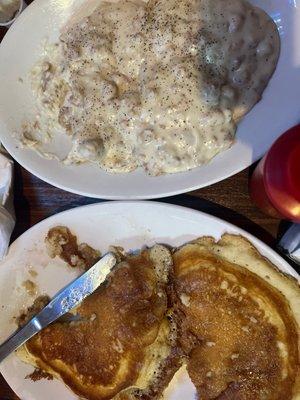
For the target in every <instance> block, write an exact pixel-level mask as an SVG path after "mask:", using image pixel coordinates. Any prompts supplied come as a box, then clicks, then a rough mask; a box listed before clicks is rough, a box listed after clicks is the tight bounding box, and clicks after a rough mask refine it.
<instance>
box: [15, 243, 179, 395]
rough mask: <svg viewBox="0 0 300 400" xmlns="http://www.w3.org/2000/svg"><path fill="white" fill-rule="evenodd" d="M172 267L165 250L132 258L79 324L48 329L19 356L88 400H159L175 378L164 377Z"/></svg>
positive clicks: (84, 309)
mask: <svg viewBox="0 0 300 400" xmlns="http://www.w3.org/2000/svg"><path fill="white" fill-rule="evenodd" d="M171 265H172V257H171V254H170V252H169V250H168V249H167V248H165V247H164V246H160V245H157V246H154V247H153V248H152V249H149V250H144V251H142V252H141V253H140V254H138V255H135V256H128V257H126V261H123V262H120V263H119V264H118V266H117V267H116V268H115V270H114V272H113V273H112V274H111V275H110V277H109V280H108V284H107V285H106V287H101V288H99V289H98V290H97V291H96V292H95V293H94V294H92V295H91V296H89V297H88V298H87V299H86V300H84V301H83V302H82V304H81V305H80V306H79V307H78V308H77V309H76V314H77V316H79V317H80V319H79V320H77V319H76V320H74V321H73V322H68V323H64V322H56V323H54V324H52V325H50V326H49V327H48V328H46V329H44V330H43V331H42V332H41V333H40V334H38V335H36V336H35V337H34V338H33V339H31V340H30V341H29V342H28V343H27V344H26V347H25V349H24V348H23V352H22V355H21V356H22V357H23V358H24V357H25V358H26V357H27V361H29V362H30V363H33V364H34V365H36V366H37V367H39V368H41V369H42V370H44V371H46V372H48V373H51V374H53V375H54V376H56V377H58V378H60V379H62V380H63V381H64V382H65V383H66V384H67V385H68V386H69V387H70V388H71V389H72V390H73V391H74V392H75V393H76V394H78V395H80V396H83V397H85V398H87V399H90V400H102V399H103V400H104V399H111V398H113V397H114V396H116V395H118V394H120V396H122V397H119V398H120V399H121V398H124V399H125V398H126V399H130V398H135V397H136V396H137V397H143V396H144V398H145V396H147V395H148V393H150V391H152V392H153V397H152V398H153V399H154V398H156V396H159V395H160V392H161V391H163V389H164V385H166V384H167V383H168V382H165V376H168V379H171V377H172V374H170V373H169V371H168V374H167V373H166V374H165V376H164V373H163V372H164V365H165V362H166V360H167V359H168V358H169V357H171V356H172V336H174V334H173V333H172V330H171V324H170V323H169V321H168V319H167V307H168V304H167V294H166V286H167V284H168V279H169V269H170V268H171ZM24 350H26V353H25V352H24ZM162 382H165V383H164V384H163V383H162ZM122 391H124V392H122ZM120 392H121V393H120Z"/></svg>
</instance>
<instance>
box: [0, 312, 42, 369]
mask: <svg viewBox="0 0 300 400" xmlns="http://www.w3.org/2000/svg"><path fill="white" fill-rule="evenodd" d="M40 330H41V324H40V323H39V320H38V319H37V318H36V317H35V318H33V319H32V320H30V321H29V322H28V323H27V324H26V325H25V326H24V327H23V328H21V329H19V330H18V331H17V332H15V333H13V334H12V335H11V336H10V337H9V338H8V339H7V340H6V341H5V342H4V343H3V344H2V345H1V346H0V363H1V361H3V360H4V359H5V358H6V357H7V356H8V355H9V354H10V353H12V352H13V351H15V350H17V349H18V348H19V347H20V346H22V344H23V343H25V342H26V341H27V340H29V339H30V338H31V337H32V336H34V335H35V334H36V333H38V332H39V331H40Z"/></svg>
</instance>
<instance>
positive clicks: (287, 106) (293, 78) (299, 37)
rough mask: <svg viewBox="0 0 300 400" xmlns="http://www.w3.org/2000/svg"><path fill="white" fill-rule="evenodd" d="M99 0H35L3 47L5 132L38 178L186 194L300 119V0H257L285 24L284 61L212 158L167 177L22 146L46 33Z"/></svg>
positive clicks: (132, 195) (52, 35)
mask: <svg viewBox="0 0 300 400" xmlns="http://www.w3.org/2000/svg"><path fill="white" fill-rule="evenodd" d="M95 1H97V0H35V1H34V2H33V3H32V4H31V5H30V6H29V7H28V8H27V9H26V10H25V11H24V13H23V14H22V15H21V16H20V17H19V18H18V20H17V22H16V23H15V24H14V25H13V26H12V28H11V29H10V30H9V32H8V33H7V35H6V36H5V38H4V40H3V42H2V44H1V47H0V88H1V90H0V139H1V141H2V142H3V144H4V145H5V147H6V148H7V149H8V151H9V152H10V153H11V154H12V156H13V157H14V158H15V159H16V160H17V161H18V162H19V163H20V164H21V165H22V166H23V167H25V168H26V169H27V170H29V171H30V172H32V173H33V174H34V175H36V176H38V177H39V178H41V179H43V180H45V181H46V182H48V183H51V184H53V185H54V186H57V187H59V188H62V189H65V190H68V191H70V192H74V193H78V194H81V195H84V196H89V197H97V198H106V199H114V200H116V199H149V198H158V197H164V196H170V195H174V194H178V193H184V192H187V191H191V190H195V189H197V188H201V187H204V186H207V185H210V184H212V183H215V182H218V181H220V180H222V179H225V178H227V177H229V176H231V175H233V174H235V173H237V172H239V171H241V170H242V169H244V168H246V167H248V166H249V165H250V164H251V163H253V162H254V161H256V160H257V159H259V158H260V157H261V156H262V155H263V154H264V153H265V152H266V151H267V149H268V148H269V147H270V145H271V144H272V143H273V142H274V140H275V139H276V138H277V137H278V136H279V135H280V134H281V133H283V132H284V131H285V130H287V129H288V128H289V127H291V126H293V125H295V124H296V123H297V122H299V118H300V117H299V115H300V101H299V96H300V92H299V87H300V0H251V2H252V3H253V4H255V5H259V6H261V7H262V8H264V9H265V10H266V11H267V12H268V13H269V14H270V15H271V16H272V17H273V18H274V20H275V21H276V23H277V25H278V28H279V31H280V35H281V41H282V51H281V56H280V60H279V64H278V67H277V70H276V72H275V74H274V76H273V78H272V79H271V82H270V84H269V86H268V87H267V89H266V91H265V93H264V96H263V99H262V101H261V102H260V103H259V104H258V105H257V106H256V107H255V108H254V109H253V110H252V111H251V112H250V113H249V115H248V116H247V117H246V118H245V119H244V120H243V122H242V123H241V124H240V126H239V129H238V133H237V140H236V143H235V144H234V145H233V147H232V148H231V149H230V150H228V151H226V152H223V153H222V154H220V155H219V156H217V157H216V158H215V159H213V160H212V162H211V163H209V164H208V165H205V166H202V167H199V168H196V169H194V170H192V171H188V172H185V173H180V174H175V175H168V176H161V177H149V176H147V175H146V174H145V173H144V172H143V171H136V172H133V173H130V174H122V175H114V174H109V173H107V172H104V171H102V170H100V169H99V168H98V167H96V166H94V165H82V166H68V167H67V166H64V165H62V164H60V163H59V162H57V161H53V160H52V161H49V160H44V159H42V158H41V157H40V156H38V155H37V154H35V153H34V152H32V151H30V150H24V149H21V148H19V146H18V144H17V142H16V140H15V139H14V137H13V133H14V132H18V131H20V126H21V124H22V122H23V121H24V120H26V119H28V118H30V117H32V116H33V115H34V112H35V111H34V110H35V106H34V98H33V95H32V92H31V89H30V84H29V81H28V76H27V74H28V71H29V70H30V69H31V68H32V66H33V64H34V63H35V61H36V60H37V59H38V58H39V57H40V55H41V45H42V43H43V42H44V40H45V38H48V39H49V40H50V41H55V40H56V39H57V38H58V36H59V30H60V28H61V27H62V26H63V25H64V24H65V23H66V21H67V20H68V19H69V17H70V15H71V14H72V13H73V12H74V9H75V5H76V7H77V6H79V5H81V4H82V3H87V4H89V3H90V2H92V3H93V2H95ZM98 1H99V0H98ZM20 77H21V78H22V79H23V83H21V82H20V80H19V78H20ZM62 142H63V139H62Z"/></svg>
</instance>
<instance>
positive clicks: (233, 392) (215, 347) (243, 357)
mask: <svg viewBox="0 0 300 400" xmlns="http://www.w3.org/2000/svg"><path fill="white" fill-rule="evenodd" d="M173 261H174V274H175V276H174V291H175V297H176V298H177V301H176V300H175V303H176V304H177V307H178V308H177V310H178V325H179V327H180V335H181V336H180V340H179V345H180V347H181V348H182V349H183V350H184V352H185V354H186V355H187V357H188V359H187V367H188V372H189V375H190V377H191V379H192V381H193V383H194V384H195V386H196V388H197V391H198V393H199V396H200V398H201V400H213V399H214V400H292V399H293V400H296V399H299V398H300V387H299V385H300V382H299V378H300V377H299V321H300V291H299V286H298V284H297V282H296V281H294V280H293V279H291V278H289V277H287V276H285V275H283V274H281V273H280V272H278V271H277V270H276V268H275V266H273V265H272V264H271V263H270V262H269V261H267V260H266V259H265V258H263V257H262V256H261V255H260V254H259V253H258V251H257V250H256V249H255V248H254V247H253V246H252V245H251V244H250V243H249V242H248V241H247V240H246V239H244V238H243V237H241V236H235V235H229V234H225V235H224V236H223V237H222V239H221V240H220V241H219V242H217V243H216V242H215V241H214V239H213V238H209V237H204V238H200V239H198V240H196V241H195V242H192V243H190V244H187V245H185V246H183V247H182V248H180V249H179V250H177V251H176V252H175V254H174V256H173Z"/></svg>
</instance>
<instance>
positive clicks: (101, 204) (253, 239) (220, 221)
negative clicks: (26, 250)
mask: <svg viewBox="0 0 300 400" xmlns="http://www.w3.org/2000/svg"><path fill="white" fill-rule="evenodd" d="M122 204H126V205H127V206H128V205H129V206H132V207H134V208H136V207H139V205H149V206H150V207H154V208H155V207H162V208H167V209H174V210H178V211H180V210H182V211H185V212H189V213H191V214H195V215H201V216H204V217H206V218H208V219H211V220H213V221H215V222H217V223H218V224H221V225H224V226H225V227H226V229H227V228H229V230H232V231H236V232H237V233H238V234H241V235H243V236H245V237H246V238H247V239H249V241H251V242H252V244H253V245H254V246H255V247H257V249H258V251H259V252H261V250H260V249H262V250H263V252H266V253H270V254H271V255H272V257H273V258H274V259H276V260H278V263H279V264H280V263H282V264H284V265H285V268H286V269H287V270H289V271H291V273H290V275H291V276H294V277H297V278H298V279H299V280H300V274H299V273H298V272H297V271H296V270H295V269H294V268H293V267H292V266H291V265H290V264H289V263H288V261H286V260H285V259H284V258H283V257H282V256H281V255H280V254H279V253H278V252H277V251H275V250H274V249H272V248H271V247H270V246H269V245H267V244H266V243H265V242H263V241H262V240H261V239H259V238H257V237H256V236H255V235H253V234H252V233H250V232H248V231H246V230H245V229H243V228H240V227H238V226H237V225H235V224H233V223H231V222H227V221H225V220H224V219H222V218H219V217H216V216H215V215H211V214H209V213H206V212H204V211H202V210H195V209H193V208H190V207H187V206H182V205H178V204H173V203H166V202H160V201H151V200H144V201H143V200H138V201H134V200H120V201H110V200H108V201H102V202H98V203H93V204H85V205H81V206H77V207H73V208H70V209H68V210H64V211H61V212H59V213H56V214H53V215H50V216H49V217H46V218H44V219H42V220H41V221H39V222H38V223H36V224H34V225H33V226H31V227H30V228H29V229H27V230H26V231H25V232H23V233H22V234H21V235H20V236H19V237H18V238H17V239H15V240H14V241H13V242H12V243H11V244H10V246H9V250H10V248H11V247H12V246H14V245H15V243H17V242H18V240H19V239H20V238H21V237H22V236H23V235H27V234H29V233H30V232H31V231H32V230H34V229H35V228H36V227H37V226H41V225H43V224H47V222H49V221H50V222H51V220H53V219H56V218H57V216H58V215H65V214H72V213H76V212H80V210H81V209H89V208H90V209H91V208H98V207H104V206H106V207H107V206H108V207H115V206H116V207H119V206H120V205H122ZM262 255H264V254H262ZM4 262H5V259H4V260H3V261H1V263H0V264H2V263H4ZM276 266H277V265H276ZM277 267H278V268H279V269H280V270H281V268H280V267H279V266H277Z"/></svg>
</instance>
